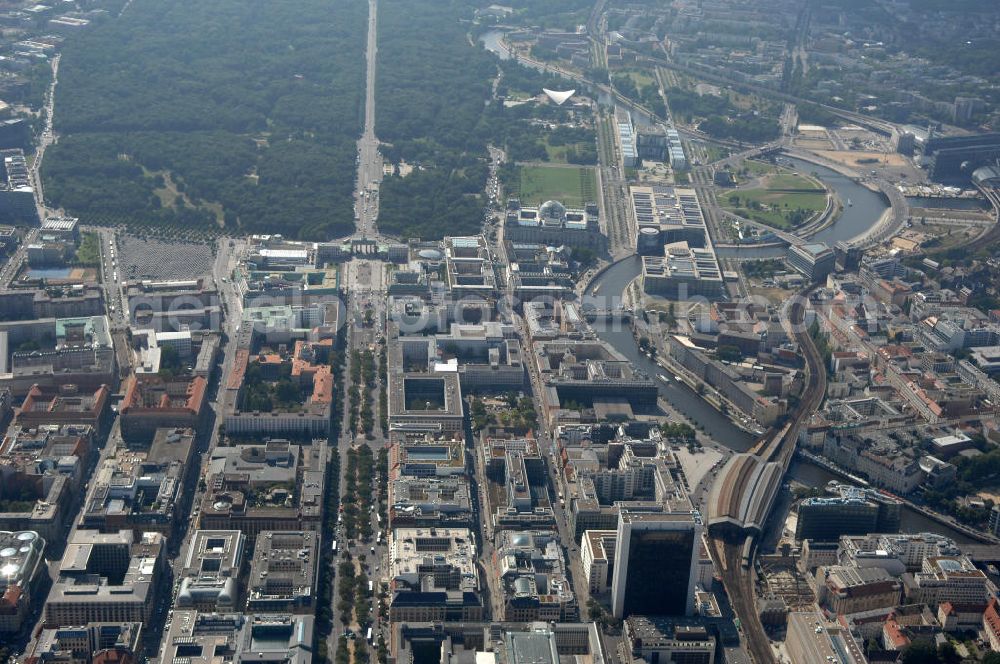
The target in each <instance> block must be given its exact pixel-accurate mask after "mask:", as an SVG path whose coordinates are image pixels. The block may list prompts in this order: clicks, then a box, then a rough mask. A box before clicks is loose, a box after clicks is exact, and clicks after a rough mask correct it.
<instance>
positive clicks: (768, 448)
mask: <svg viewBox="0 0 1000 664" xmlns="http://www.w3.org/2000/svg"><path fill="white" fill-rule="evenodd" d="M814 288H815V286H810V287H808V288H806V289H805V290H802V291H800V292H799V294H798V296H797V297H796V298H794V299H793V300H792V301H791V303H790V304H789V305H788V307H787V309H786V311H787V314H788V316H787V317H786V325H787V326H788V327H789V328H790V329H789V332H790V333H791V336H792V337H793V338H794V339H795V340H796V341H797V342H798V344H799V347H800V348H802V353H803V355H804V356H805V360H806V368H807V371H808V378H807V381H806V388H805V390H804V391H803V393H802V399H801V400H800V402H799V406H798V408H797V409H796V410H795V412H793V413H792V416H791V418H790V422H789V425H788V426H785V427H781V428H779V429H776V430H774V433H773V434H772V436H773V437H772V439H771V440H770V441H767V442H766V443H765V444H763V445H759V446H757V447H756V448H755V450H756V451H755V452H754V454H756V455H759V456H761V457H762V458H763V460H765V461H776V462H778V463H780V464H782V466H783V467H784V468H785V469H787V468H788V464H789V462H791V459H792V455H794V453H795V441H796V439H797V437H798V431H799V427H800V426H801V425H802V424H803V423H805V422H806V421H807V420H808V419H809V417H810V416H811V415H812V414H813V412H815V411H816V409H817V408H819V406H820V404H821V403H822V401H823V397H824V396H825V394H826V368H825V367H824V366H823V358H822V356H821V355H820V353H819V349H817V348H816V344H815V343H814V342H813V339H812V336H810V334H809V331H808V330H807V329H806V328H805V310H806V302H807V301H808V297H809V294H810V293H811V292H812V290H813V289H814ZM712 542H713V547H714V549H715V552H716V556H717V558H718V560H719V561H720V563H721V564H720V566H721V568H722V574H721V576H722V583H723V585H724V586H725V588H726V592H727V593H728V594H729V601H730V604H731V605H732V607H733V611H734V612H735V613H736V616H737V617H738V618H739V620H740V629H741V632H742V635H743V638H744V640H745V642H746V645H747V648H748V649H749V651H750V655H751V656H752V657H753V659H754V661H755V662H758V664H763V663H764V662H768V663H773V662H775V658H774V653H773V651H772V650H771V643H770V639H769V638H768V636H767V634H766V633H765V632H764V626H763V624H761V621H760V614H759V613H758V611H757V598H756V592H755V582H754V569H753V558H754V553H755V551H754V542H753V539H752V536H750V535H747V536H746V537H736V536H733V535H731V534H730V535H718V534H716V535H712Z"/></svg>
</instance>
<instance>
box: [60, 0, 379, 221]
mask: <svg viewBox="0 0 1000 664" xmlns="http://www.w3.org/2000/svg"><path fill="white" fill-rule="evenodd" d="M367 9H368V8H367V4H366V3H364V2H356V1H349V0H301V1H300V2H297V3H295V4H294V5H287V4H283V3H274V2H268V1H266V0H212V2H195V1H194V0H173V1H171V2H157V1H156V0H135V2H134V3H133V5H132V6H131V7H130V8H129V10H128V11H126V12H125V13H124V14H123V15H122V16H121V17H120V18H118V19H115V20H110V21H106V22H104V23H102V24H101V25H99V26H95V27H94V29H92V30H89V31H87V32H86V33H84V34H82V35H80V36H79V37H77V38H75V39H73V40H70V41H69V42H68V43H67V45H66V48H65V51H64V57H63V60H62V65H61V67H60V70H59V85H58V87H57V93H56V108H57V109H58V112H57V113H56V115H55V128H56V131H57V132H59V134H60V140H59V143H58V144H57V145H55V146H54V147H53V148H51V150H50V151H49V153H48V154H47V156H46V159H45V162H44V167H43V176H44V178H45V184H46V194H47V196H48V199H49V203H51V204H54V205H57V206H61V207H65V208H66V209H67V210H68V211H69V212H70V213H72V214H77V215H79V216H81V217H82V218H83V219H84V220H85V221H94V222H109V223H124V222H130V221H143V222H148V221H154V222H157V223H162V224H178V225H192V224H194V225H205V224H212V223H217V222H218V221H221V220H223V219H224V221H225V225H226V227H227V229H228V230H230V231H233V232H238V231H242V232H254V231H268V232H274V233H284V234H286V235H288V236H293V237H302V238H310V239H325V238H329V237H332V236H338V235H343V234H346V233H349V232H351V231H352V230H353V212H352V209H351V206H352V202H351V193H352V190H353V185H354V177H355V169H354V154H355V148H354V142H355V141H356V139H357V137H358V135H359V134H360V133H361V119H362V108H361V107H362V100H363V91H364V57H363V54H364V42H365V30H364V26H365V20H366V17H367Z"/></svg>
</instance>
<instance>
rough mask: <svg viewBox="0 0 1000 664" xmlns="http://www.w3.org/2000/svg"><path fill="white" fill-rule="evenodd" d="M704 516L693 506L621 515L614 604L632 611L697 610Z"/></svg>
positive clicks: (618, 613) (619, 610)
mask: <svg viewBox="0 0 1000 664" xmlns="http://www.w3.org/2000/svg"><path fill="white" fill-rule="evenodd" d="M701 533H702V522H701V516H700V515H699V514H698V513H697V512H696V511H694V510H692V509H686V510H684V509H682V510H676V511H675V510H668V511H662V512H631V511H628V510H627V509H623V510H622V512H621V513H620V514H619V517H618V536H617V542H616V554H615V572H614V579H613V581H612V588H611V596H612V608H613V611H614V615H615V617H616V618H627V617H628V616H630V615H633V614H638V615H677V616H680V615H692V614H693V613H694V605H695V602H694V591H695V584H696V582H697V580H698V572H697V566H698V552H699V547H700V542H701Z"/></svg>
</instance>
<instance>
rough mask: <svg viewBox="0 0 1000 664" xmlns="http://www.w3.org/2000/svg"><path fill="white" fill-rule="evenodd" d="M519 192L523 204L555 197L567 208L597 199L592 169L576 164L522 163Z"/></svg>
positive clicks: (534, 203) (536, 203) (533, 203)
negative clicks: (530, 164)
mask: <svg viewBox="0 0 1000 664" xmlns="http://www.w3.org/2000/svg"><path fill="white" fill-rule="evenodd" d="M520 170H521V177H520V192H519V196H520V198H521V203H522V204H523V205H538V204H540V203H544V202H545V201H547V200H557V201H559V202H561V203H562V204H563V205H565V206H567V207H581V206H582V205H583V204H584V203H587V202H589V201H596V200H597V183H596V180H595V178H594V170H593V169H592V168H581V167H579V166H521V169H520Z"/></svg>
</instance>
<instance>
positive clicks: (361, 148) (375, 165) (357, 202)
mask: <svg viewBox="0 0 1000 664" xmlns="http://www.w3.org/2000/svg"><path fill="white" fill-rule="evenodd" d="M377 59H378V3H377V1H376V0H368V42H367V47H366V49H365V127H364V132H363V133H362V134H361V138H359V139H358V156H357V164H358V176H357V185H356V188H355V192H354V206H355V207H354V209H355V219H356V226H357V235H359V236H361V237H374V236H376V235H377V234H378V230H377V229H376V227H375V219H376V218H377V217H378V191H379V188H378V187H379V183H380V182H382V155H381V154H380V153H379V149H378V147H379V142H378V138H377V137H376V136H375V67H376V64H377Z"/></svg>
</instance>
